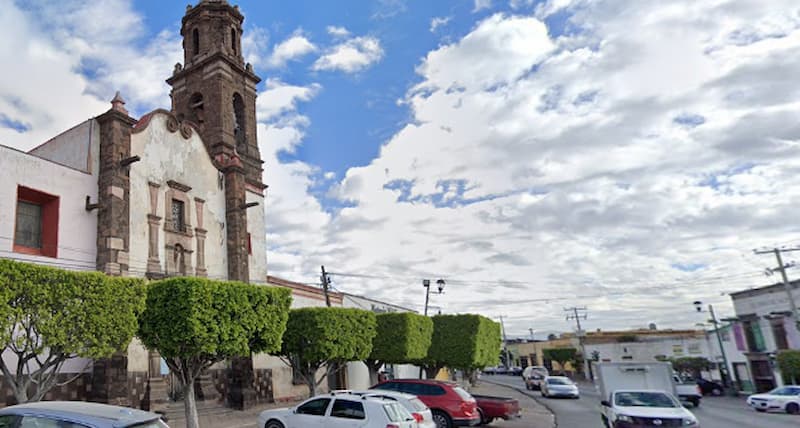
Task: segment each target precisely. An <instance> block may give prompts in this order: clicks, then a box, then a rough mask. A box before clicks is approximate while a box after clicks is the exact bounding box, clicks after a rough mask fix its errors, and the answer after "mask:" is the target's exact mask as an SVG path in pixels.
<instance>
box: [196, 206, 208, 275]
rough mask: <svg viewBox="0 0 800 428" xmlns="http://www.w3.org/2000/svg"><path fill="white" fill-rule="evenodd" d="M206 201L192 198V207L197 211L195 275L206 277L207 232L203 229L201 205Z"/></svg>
mask: <svg viewBox="0 0 800 428" xmlns="http://www.w3.org/2000/svg"><path fill="white" fill-rule="evenodd" d="M205 202H206V201H204V200H202V199H200V198H194V207H195V210H197V227H195V228H194V235H195V239H197V247H196V251H197V260H196V261H195V264H196V267H195V275H197V276H208V271H206V233H208V231H207V230H206V229H204V228H203V204H204V203H205Z"/></svg>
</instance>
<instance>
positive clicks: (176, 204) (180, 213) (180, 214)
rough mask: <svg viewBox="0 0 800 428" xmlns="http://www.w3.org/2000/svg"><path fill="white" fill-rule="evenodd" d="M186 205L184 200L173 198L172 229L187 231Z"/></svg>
mask: <svg viewBox="0 0 800 428" xmlns="http://www.w3.org/2000/svg"><path fill="white" fill-rule="evenodd" d="M184 210H185V207H184V205H183V201H181V200H178V199H173V200H172V229H173V230H175V231H178V232H186V221H185V217H184V215H185V211H184Z"/></svg>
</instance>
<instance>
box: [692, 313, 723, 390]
mask: <svg viewBox="0 0 800 428" xmlns="http://www.w3.org/2000/svg"><path fill="white" fill-rule="evenodd" d="M694 307H695V309H697V312H703V302H701V301H699V300H696V301H695V302H694ZM708 312H709V313H710V314H711V322H712V323H713V324H714V332H715V333H716V334H717V343H719V352H720V353H721V354H722V364H723V366H724V368H725V369H724V370H722V369H720V371H719V373H720V376H722V386H724V387H725V388H730V386H731V384H730V373H729V372H728V357H727V356H726V355H725V347H724V346H723V345H722V336H721V335H720V334H719V323H718V322H717V316H716V315H715V314H714V306H712V305H708Z"/></svg>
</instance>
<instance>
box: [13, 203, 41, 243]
mask: <svg viewBox="0 0 800 428" xmlns="http://www.w3.org/2000/svg"><path fill="white" fill-rule="evenodd" d="M14 244H16V245H21V246H23V247H28V248H42V206H41V205H38V204H33V203H30V202H25V201H17V225H16V230H15V233H14Z"/></svg>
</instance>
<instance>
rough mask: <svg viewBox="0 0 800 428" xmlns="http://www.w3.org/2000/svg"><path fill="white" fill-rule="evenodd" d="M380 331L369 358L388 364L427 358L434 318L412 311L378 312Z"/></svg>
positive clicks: (374, 340)
mask: <svg viewBox="0 0 800 428" xmlns="http://www.w3.org/2000/svg"><path fill="white" fill-rule="evenodd" d="M376 318H377V334H376V335H375V339H373V340H372V353H371V354H370V356H369V359H370V360H376V361H381V362H383V363H389V364H403V363H409V362H413V361H417V360H421V359H423V358H425V356H426V355H427V354H428V349H429V348H430V347H431V338H432V336H433V320H431V318H430V317H426V316H423V315H419V314H415V313H413V312H391V313H383V314H378V315H377V317H376Z"/></svg>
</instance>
